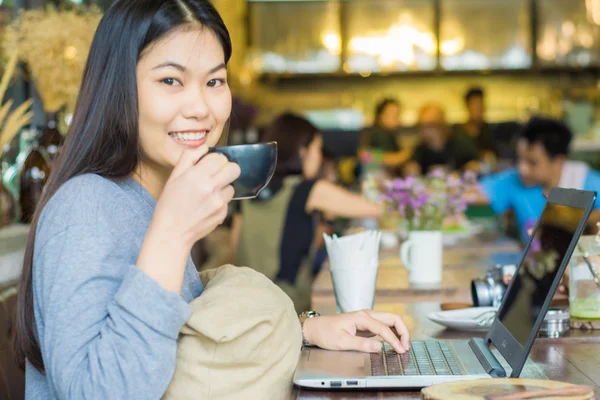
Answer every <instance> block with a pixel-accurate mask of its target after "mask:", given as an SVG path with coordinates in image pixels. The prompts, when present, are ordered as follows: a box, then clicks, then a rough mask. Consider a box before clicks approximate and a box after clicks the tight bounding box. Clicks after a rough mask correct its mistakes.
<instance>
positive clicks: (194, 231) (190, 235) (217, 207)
mask: <svg viewBox="0 0 600 400" xmlns="http://www.w3.org/2000/svg"><path fill="white" fill-rule="evenodd" d="M207 152H208V147H206V146H201V147H199V148H197V149H192V150H185V151H184V152H183V153H182V155H181V158H180V159H179V162H178V163H177V165H176V166H175V169H174V170H173V172H172V173H171V176H170V177H169V180H168V181H167V184H166V185H165V188H164V190H163V192H162V194H161V196H160V198H159V200H158V203H157V205H156V210H155V217H156V218H155V219H156V220H157V222H158V223H159V224H160V225H161V226H163V227H166V229H168V230H169V231H172V232H173V233H174V234H175V236H174V237H176V238H177V240H181V241H183V242H184V243H185V244H186V245H188V246H189V247H190V248H191V246H192V245H193V244H194V243H195V242H197V241H198V240H200V239H202V238H204V237H205V236H207V235H208V234H209V233H211V232H212V231H213V230H214V229H215V228H216V227H217V226H219V225H220V224H222V223H223V221H224V220H225V218H226V217H227V205H228V204H229V202H230V201H231V199H232V198H233V194H234V190H233V187H232V186H231V183H232V182H233V181H235V180H236V179H237V178H238V177H239V176H240V167H239V166H238V165H237V164H234V163H232V162H229V161H228V160H227V158H226V157H225V156H224V155H222V154H217V153H211V154H206V153H207Z"/></svg>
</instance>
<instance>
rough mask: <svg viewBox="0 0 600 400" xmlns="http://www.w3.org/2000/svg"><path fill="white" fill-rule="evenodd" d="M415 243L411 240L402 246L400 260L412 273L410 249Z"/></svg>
mask: <svg viewBox="0 0 600 400" xmlns="http://www.w3.org/2000/svg"><path fill="white" fill-rule="evenodd" d="M413 244H414V243H413V242H412V241H410V240H407V241H405V242H404V243H402V245H401V246H400V260H402V264H403V265H404V268H406V269H407V270H409V271H410V268H411V265H410V264H411V258H412V257H411V256H410V255H411V251H410V249H412V246H413Z"/></svg>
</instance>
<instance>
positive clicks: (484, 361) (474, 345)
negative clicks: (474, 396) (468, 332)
mask: <svg viewBox="0 0 600 400" xmlns="http://www.w3.org/2000/svg"><path fill="white" fill-rule="evenodd" d="M469 347H471V350H473V353H475V356H476V357H477V359H478V360H479V363H480V364H481V366H482V367H483V368H484V369H485V371H486V372H487V373H488V374H489V375H490V376H492V377H494V378H504V377H506V371H505V370H504V368H502V365H500V363H499V362H498V360H497V359H496V357H494V353H492V351H491V350H490V348H489V347H488V345H487V344H486V343H485V341H484V340H483V339H481V338H473V339H471V340H469Z"/></svg>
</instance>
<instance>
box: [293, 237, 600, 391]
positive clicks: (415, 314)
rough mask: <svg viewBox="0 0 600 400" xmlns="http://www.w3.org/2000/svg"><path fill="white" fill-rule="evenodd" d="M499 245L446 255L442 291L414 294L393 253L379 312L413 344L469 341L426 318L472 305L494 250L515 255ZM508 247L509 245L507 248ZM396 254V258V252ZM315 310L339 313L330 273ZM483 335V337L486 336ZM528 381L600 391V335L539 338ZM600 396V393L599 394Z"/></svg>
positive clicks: (383, 271) (381, 281)
mask: <svg viewBox="0 0 600 400" xmlns="http://www.w3.org/2000/svg"><path fill="white" fill-rule="evenodd" d="M498 243H500V242H495V244H494V243H492V242H490V243H488V244H487V245H485V246H482V247H479V248H478V247H476V246H472V247H471V246H464V247H460V246H458V247H456V248H452V249H446V250H445V257H444V260H445V268H444V278H443V279H444V283H443V285H442V287H441V288H440V289H439V290H434V291H422V290H414V289H411V287H410V285H409V284H408V283H407V279H406V277H407V274H406V270H405V269H404V268H403V267H402V265H401V263H400V260H399V259H398V258H397V257H396V256H394V255H393V253H390V254H389V255H388V256H385V255H384V254H383V255H382V260H381V262H380V268H379V274H378V280H377V290H376V298H375V309H376V310H380V311H388V312H395V313H399V314H401V315H402V316H403V318H404V321H405V322H406V324H407V326H408V328H409V330H410V332H411V338H413V339H427V338H436V339H442V338H443V339H468V338H471V337H473V336H477V335H478V334H473V333H471V332H459V331H452V330H447V329H445V328H444V327H442V326H441V325H438V324H436V323H434V322H431V321H430V320H429V319H427V317H426V316H427V314H428V313H429V312H432V311H438V310H440V303H443V302H448V301H461V302H469V303H470V302H471V295H470V289H469V287H470V282H471V279H472V278H474V277H476V276H481V274H482V273H483V272H484V271H485V269H486V268H487V267H488V266H489V265H486V264H485V263H483V264H478V263H481V261H482V260H485V259H486V258H489V257H490V255H491V254H492V253H493V252H494V251H511V246H512V251H514V250H515V249H516V247H515V244H514V243H513V244H512V245H510V244H508V245H506V246H507V247H503V246H504V245H503V246H499V245H498ZM505 244H506V243H505ZM396 254H397V253H396ZM313 306H314V308H315V309H316V310H317V311H319V312H321V313H334V312H335V298H334V295H333V291H332V287H331V280H330V278H329V271H328V270H327V269H324V270H323V271H321V273H320V274H319V276H318V277H317V280H316V281H315V286H314V294H313ZM479 336H481V337H483V336H484V335H483V334H480V335H479ZM521 376H522V377H525V378H536V379H552V380H558V381H563V382H569V383H577V384H586V385H590V386H591V387H593V388H595V389H597V390H600V333H594V332H585V331H572V330H571V331H568V332H566V333H565V334H564V335H563V336H562V337H561V338H558V339H548V338H538V339H537V340H536V343H535V344H534V347H533V349H532V351H531V353H530V356H529V360H528V362H527V363H526V365H525V368H524V370H523V372H522V374H521ZM599 393H600V392H599ZM297 398H298V399H313V400H314V399H319V400H325V399H383V398H386V399H418V398H419V392H406V391H382V392H367V391H354V392H353V391H333V392H330V391H317V390H305V389H299V390H297Z"/></svg>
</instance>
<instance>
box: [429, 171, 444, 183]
mask: <svg viewBox="0 0 600 400" xmlns="http://www.w3.org/2000/svg"><path fill="white" fill-rule="evenodd" d="M429 178H431V179H441V180H444V179H446V173H445V172H444V170H443V169H441V168H435V169H434V170H433V171H431V172H430V173H429Z"/></svg>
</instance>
